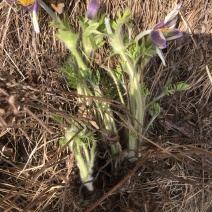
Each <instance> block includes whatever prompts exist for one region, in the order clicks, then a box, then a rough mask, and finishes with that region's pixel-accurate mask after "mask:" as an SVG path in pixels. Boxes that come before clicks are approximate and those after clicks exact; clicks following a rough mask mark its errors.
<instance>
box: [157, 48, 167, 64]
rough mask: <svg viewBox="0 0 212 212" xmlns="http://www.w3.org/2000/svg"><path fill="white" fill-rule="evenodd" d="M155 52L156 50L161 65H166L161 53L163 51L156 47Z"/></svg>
mask: <svg viewBox="0 0 212 212" xmlns="http://www.w3.org/2000/svg"><path fill="white" fill-rule="evenodd" d="M156 52H157V54H158V56H159V57H160V59H161V60H162V63H163V65H164V66H166V62H165V57H164V55H163V52H162V51H161V50H160V49H159V48H158V47H156Z"/></svg>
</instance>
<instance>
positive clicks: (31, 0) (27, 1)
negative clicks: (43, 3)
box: [18, 0, 35, 7]
mask: <svg viewBox="0 0 212 212" xmlns="http://www.w3.org/2000/svg"><path fill="white" fill-rule="evenodd" d="M34 2H35V0H18V3H19V4H21V5H23V6H25V7H27V6H29V5H31V4H33V3H34Z"/></svg>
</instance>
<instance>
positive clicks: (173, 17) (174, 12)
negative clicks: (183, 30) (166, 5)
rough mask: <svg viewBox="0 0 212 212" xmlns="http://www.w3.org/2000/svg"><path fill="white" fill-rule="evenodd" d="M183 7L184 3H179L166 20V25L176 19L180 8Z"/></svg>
mask: <svg viewBox="0 0 212 212" xmlns="http://www.w3.org/2000/svg"><path fill="white" fill-rule="evenodd" d="M181 6H182V3H179V4H178V5H177V6H176V7H175V8H174V9H173V10H172V11H171V12H170V13H169V14H168V15H167V16H166V17H165V19H164V23H167V22H168V21H172V20H173V19H175V18H176V16H177V14H178V12H179V10H180V8H181Z"/></svg>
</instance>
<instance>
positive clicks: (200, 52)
mask: <svg viewBox="0 0 212 212" xmlns="http://www.w3.org/2000/svg"><path fill="white" fill-rule="evenodd" d="M47 2H51V1H47ZM60 2H64V3H65V13H67V14H68V15H69V20H70V24H71V26H72V27H73V28H74V29H76V30H77V29H78V27H79V24H78V19H77V17H78V15H83V14H85V11H86V7H87V4H88V1H80V0H76V1H68V0H64V1H62V0H61V1H60ZM101 2H102V3H101V11H102V12H105V13H107V14H108V15H109V16H110V17H111V18H114V17H115V16H116V14H117V10H118V9H119V8H121V10H125V9H126V8H130V10H131V11H132V13H133V20H132V23H133V24H134V27H135V28H134V33H137V32H138V31H140V30H145V29H148V28H151V27H153V26H154V25H155V24H156V23H157V22H159V21H161V20H162V19H163V18H164V16H165V15H166V14H167V13H168V12H169V11H170V10H171V9H172V8H173V7H174V5H175V4H176V2H177V1H167V0H153V1H144V0H134V1H133V0H113V1H108V0H104V1H101ZM0 14H1V16H0V65H1V66H0V127H1V128H0V153H1V154H0V208H1V210H2V211H85V209H86V208H87V209H89V207H90V206H92V205H93V204H94V203H95V202H96V201H97V200H98V199H100V197H102V196H104V194H105V193H106V192H107V191H109V190H110V189H112V188H113V187H114V186H115V185H118V186H117V187H116V189H114V190H113V192H111V194H110V196H109V197H107V199H106V200H104V201H103V202H102V203H101V204H99V205H98V204H97V205H96V209H95V210H96V211H144V212H153V211H164V212H167V211H170V212H173V211H176V212H184V211H192V212H199V211H201V212H203V211H208V212H209V211H211V210H212V200H211V196H212V183H211V182H212V181H211V180H212V153H211V149H212V145H211V139H212V130H211V129H212V110H211V108H212V103H211V91H212V85H211V78H210V77H211V70H212V52H211V49H212V40H211V33H212V31H211V30H212V29H211V26H212V20H211V19H210V15H211V4H210V3H209V1H205V0H199V1H193V0H184V1H183V7H182V10H181V13H180V20H179V29H180V30H182V31H183V32H184V33H185V36H184V37H183V38H181V39H179V40H177V41H174V42H171V43H169V47H168V49H167V52H166V54H165V55H166V60H167V64H168V65H167V67H163V66H162V65H161V62H160V60H159V59H158V58H153V59H152V61H151V63H150V64H149V65H148V67H146V68H145V77H146V79H147V82H148V86H149V87H150V88H151V90H152V91H153V96H154V95H156V94H157V93H158V92H159V91H160V89H161V88H162V87H163V85H164V83H165V80H166V79H167V78H168V77H172V79H173V81H174V82H175V81H185V82H186V83H189V84H190V85H191V87H192V88H191V89H190V90H189V91H186V92H182V93H178V94H176V95H174V96H170V97H167V98H165V99H163V100H162V101H161V105H162V108H163V111H162V113H161V115H160V117H159V118H158V119H157V120H156V122H155V123H154V125H153V127H152V128H151V129H150V131H149V133H148V135H146V137H147V138H146V141H147V147H146V149H145V148H144V151H143V153H142V155H144V156H145V155H146V153H147V151H148V150H151V151H150V153H149V154H148V156H147V158H146V159H145V161H144V162H143V163H142V165H141V166H140V167H138V170H137V171H136V172H133V174H132V175H130V177H129V178H126V181H125V182H124V184H119V182H120V180H121V179H122V178H124V177H125V176H127V174H128V173H130V172H131V170H132V169H133V165H132V164H128V163H127V162H123V164H122V165H121V167H120V170H118V171H117V172H111V170H110V168H108V166H107V167H105V168H102V169H101V167H103V166H104V165H105V164H106V160H107V159H108V158H109V155H108V152H107V151H106V150H105V148H104V147H102V145H99V149H98V154H97V157H96V158H97V162H96V168H95V174H98V177H97V178H95V182H94V186H95V188H96V189H95V191H94V193H92V194H90V193H88V192H86V191H84V190H83V189H80V186H81V183H80V180H79V173H78V170H77V168H76V166H75V162H74V159H73V154H72V153H71V152H70V151H69V149H68V148H67V145H66V146H64V147H61V146H60V145H59V139H60V138H61V137H62V136H63V135H64V127H65V126H62V125H60V124H58V123H57V122H56V121H55V120H54V119H53V118H52V117H53V116H58V117H62V118H63V119H64V120H65V122H66V123H71V121H72V120H74V119H75V120H78V121H83V120H84V119H83V117H76V116H75V115H74V114H75V113H74V111H75V108H76V106H77V103H76V97H77V94H76V92H75V91H73V90H71V89H70V88H69V87H68V86H67V83H66V80H65V78H64V76H63V74H62V72H61V67H62V65H63V63H64V62H65V61H66V59H67V58H68V51H67V50H66V48H65V46H64V45H63V44H61V43H60V42H59V41H58V40H57V39H56V38H55V36H54V35H55V32H56V31H55V29H54V28H53V27H50V26H49V23H50V21H51V19H50V18H49V17H48V15H47V14H45V12H44V11H43V10H42V9H41V10H40V12H39V23H40V28H41V33H40V34H35V33H34V32H33V28H32V24H31V19H30V16H29V14H27V13H26V14H23V12H22V10H21V7H19V6H16V5H14V4H8V3H6V2H4V1H3V2H1V3H0ZM97 56H98V60H97V64H99V65H102V66H104V65H105V66H107V64H108V60H107V57H106V56H105V53H99V54H98V55H97ZM113 62H114V61H112V63H113ZM9 99H10V101H8V100H9ZM104 101H107V100H104ZM111 104H114V105H113V106H114V110H115V112H117V114H118V112H120V114H121V112H123V111H124V110H125V109H124V108H121V106H119V105H118V106H117V104H116V103H115V102H111ZM116 107H118V109H116ZM120 114H118V115H117V116H119V118H124V117H123V115H120ZM147 118H148V117H147ZM120 120H121V119H119V122H120ZM120 124H124V125H126V123H121V122H120ZM70 142H71V141H70ZM147 149H148V150H147ZM98 170H101V171H100V172H98ZM79 191H80V192H79Z"/></svg>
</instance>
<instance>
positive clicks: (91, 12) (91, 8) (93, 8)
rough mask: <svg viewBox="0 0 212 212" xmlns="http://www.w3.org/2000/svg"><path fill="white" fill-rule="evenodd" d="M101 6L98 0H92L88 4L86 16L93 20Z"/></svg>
mask: <svg viewBox="0 0 212 212" xmlns="http://www.w3.org/2000/svg"><path fill="white" fill-rule="evenodd" d="M99 6H100V4H99V1H98V0H91V1H90V4H89V5H88V10H87V13H86V16H87V17H88V18H89V19H91V20H92V19H94V18H95V17H96V15H97V12H98V10H99Z"/></svg>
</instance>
